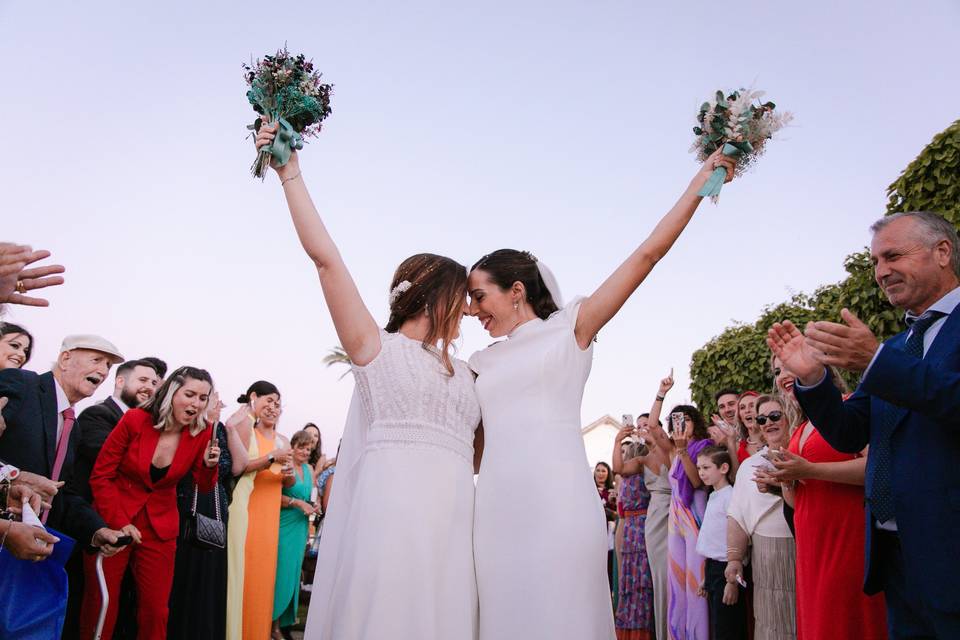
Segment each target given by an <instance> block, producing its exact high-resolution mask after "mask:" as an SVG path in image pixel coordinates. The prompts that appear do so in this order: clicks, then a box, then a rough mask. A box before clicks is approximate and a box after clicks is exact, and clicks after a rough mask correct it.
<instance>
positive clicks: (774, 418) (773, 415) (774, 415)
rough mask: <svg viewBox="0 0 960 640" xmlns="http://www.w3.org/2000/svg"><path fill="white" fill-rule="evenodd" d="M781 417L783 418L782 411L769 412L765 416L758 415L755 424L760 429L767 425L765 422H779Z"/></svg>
mask: <svg viewBox="0 0 960 640" xmlns="http://www.w3.org/2000/svg"><path fill="white" fill-rule="evenodd" d="M782 417H783V411H771V412H770V413H768V414H767V415H763V414H762V413H758V414H757V424H758V425H760V426H761V427H762V426H763V425H765V424H767V420H769V421H770V422H780V418H782Z"/></svg>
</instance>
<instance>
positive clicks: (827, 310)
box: [690, 120, 960, 412]
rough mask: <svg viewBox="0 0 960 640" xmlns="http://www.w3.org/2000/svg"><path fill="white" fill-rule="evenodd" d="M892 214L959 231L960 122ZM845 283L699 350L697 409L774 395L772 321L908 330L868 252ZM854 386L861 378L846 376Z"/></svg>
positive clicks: (693, 373) (905, 177)
mask: <svg viewBox="0 0 960 640" xmlns="http://www.w3.org/2000/svg"><path fill="white" fill-rule="evenodd" d="M887 194H888V195H889V196H890V201H889V203H888V205H887V215H890V214H893V213H898V212H900V211H935V212H937V213H940V214H942V215H944V217H946V218H947V219H948V220H950V221H951V222H952V223H953V224H954V225H957V226H958V227H960V120H957V121H956V122H954V123H953V124H952V125H950V126H949V127H948V128H947V129H946V130H945V131H943V132H942V133H939V134H937V135H936V136H935V137H934V139H933V141H932V142H931V143H930V144H929V145H927V147H926V148H924V149H923V151H922V152H921V153H920V155H919V156H917V158H916V159H915V160H914V161H913V162H911V163H910V164H909V165H908V166H907V168H906V169H904V171H903V173H902V174H901V175H900V177H899V178H898V179H897V181H896V182H894V183H893V184H891V185H890V187H889V188H888V189H887ZM844 268H845V269H846V271H847V277H846V278H845V279H844V280H843V281H841V282H838V283H836V284H830V285H825V286H822V287H820V288H819V289H817V290H816V291H814V292H813V294H812V295H804V294H798V295H794V296H793V297H792V298H791V299H790V300H789V301H788V302H783V303H781V304H778V305H775V306H769V307H766V308H765V309H764V311H763V313H762V314H761V316H760V318H759V319H758V320H757V321H756V322H755V323H753V324H736V325H734V326H732V327H729V328H727V329H726V330H724V332H723V333H721V334H720V335H719V336H717V337H715V338H713V339H712V340H710V341H709V342H708V343H707V344H705V345H704V346H703V347H702V348H700V349H699V350H697V351H696V352H694V354H693V358H692V360H691V363H690V378H691V383H690V392H691V395H692V397H693V401H694V402H695V403H696V404H697V406H699V407H702V408H704V409H705V410H706V412H710V411H713V410H714V400H713V394H714V393H715V392H716V391H717V390H719V389H722V388H724V387H732V388H735V389H740V390H747V389H753V390H756V391H769V390H771V389H772V388H773V380H772V377H771V374H770V367H769V359H770V351H769V349H768V348H767V345H766V342H765V337H766V334H767V329H768V328H769V327H770V325H772V324H773V323H774V322H780V321H783V320H791V321H792V322H793V323H794V324H796V325H797V326H798V327H803V326H804V325H805V324H806V323H807V322H808V321H810V320H832V321H834V322H838V321H840V310H841V309H844V308H846V309H849V310H850V311H851V312H853V313H854V315H856V316H857V317H858V318H860V319H861V320H863V321H864V322H865V323H866V324H867V326H869V327H870V329H871V330H872V331H873V332H874V333H875V334H876V335H877V338H879V339H880V340H885V339H887V338H889V337H890V336H892V335H894V334H896V333H898V332H899V331H901V330H902V314H901V313H900V312H899V311H897V310H896V309H895V308H893V306H891V305H890V303H889V302H887V298H886V296H884V294H883V292H882V291H881V290H880V287H879V286H878V285H877V283H876V281H875V280H874V277H873V264H872V263H871V262H870V252H869V250H867V249H863V250H862V251H859V252H857V253H854V254H851V255H849V256H847V257H846V259H845V260H844ZM842 374H843V376H844V377H845V378H846V380H847V383H848V384H849V385H850V387H851V388H853V387H854V386H856V384H857V381H858V379H859V374H857V373H850V372H842Z"/></svg>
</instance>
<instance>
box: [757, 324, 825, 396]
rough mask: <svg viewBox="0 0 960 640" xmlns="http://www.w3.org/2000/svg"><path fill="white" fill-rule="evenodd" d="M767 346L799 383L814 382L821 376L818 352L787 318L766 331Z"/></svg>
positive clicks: (807, 384) (810, 383)
mask: <svg viewBox="0 0 960 640" xmlns="http://www.w3.org/2000/svg"><path fill="white" fill-rule="evenodd" d="M767 346H768V347H770V351H772V352H773V355H775V356H777V357H778V358H780V362H782V363H783V366H784V367H786V368H787V369H789V370H790V371H792V372H793V373H794V374H795V375H796V376H797V379H798V380H799V381H800V383H801V384H803V385H805V386H810V385H813V384H816V383H817V382H818V381H819V380H820V378H821V377H822V376H823V371H824V370H823V366H824V365H823V363H822V362H821V361H820V360H819V358H818V354H817V353H816V351H815V350H814V348H813V347H812V346H810V344H809V343H808V342H807V340H806V339H805V338H804V336H803V334H802V333H800V330H799V329H797V327H796V326H795V325H794V324H793V323H792V322H790V321H789V320H785V321H784V322H783V323H779V322H777V323H774V325H773V326H772V327H770V329H769V330H768V331H767ZM821 355H822V354H821Z"/></svg>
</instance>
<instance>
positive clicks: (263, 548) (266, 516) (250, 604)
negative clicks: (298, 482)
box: [227, 429, 283, 640]
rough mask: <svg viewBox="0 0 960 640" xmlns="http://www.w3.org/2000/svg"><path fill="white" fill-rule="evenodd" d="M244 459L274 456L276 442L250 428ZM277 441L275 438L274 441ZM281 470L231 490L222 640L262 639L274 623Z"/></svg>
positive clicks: (256, 475) (251, 477) (249, 477)
mask: <svg viewBox="0 0 960 640" xmlns="http://www.w3.org/2000/svg"><path fill="white" fill-rule="evenodd" d="M253 435H254V436H255V437H253V438H250V447H249V448H248V450H247V454H248V455H249V456H250V459H251V460H252V459H253V458H259V457H262V456H265V455H267V454H268V453H270V452H271V451H273V450H274V449H275V448H276V446H275V440H270V439H268V438H265V437H264V436H262V435H260V432H259V431H257V430H256V429H254V431H253ZM275 437H276V436H275ZM282 488H283V478H282V476H281V475H280V465H279V464H274V465H272V466H270V467H269V468H267V469H263V470H261V471H251V472H250V473H246V474H244V475H243V476H242V477H241V478H240V479H239V480H238V481H237V486H236V488H235V489H234V491H233V502H231V503H230V519H229V522H230V526H229V527H228V528H227V537H228V540H227V563H228V567H227V640H263V639H264V638H269V637H270V628H271V623H272V622H273V587H274V583H275V581H276V576H277V544H278V540H279V536H280V492H281V490H282Z"/></svg>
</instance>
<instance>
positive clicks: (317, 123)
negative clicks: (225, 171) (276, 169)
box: [243, 46, 333, 178]
mask: <svg viewBox="0 0 960 640" xmlns="http://www.w3.org/2000/svg"><path fill="white" fill-rule="evenodd" d="M243 69H244V73H243V77H244V79H245V80H246V81H247V85H249V87H250V89H249V90H248V91H247V100H249V101H250V104H251V105H253V110H254V111H256V112H257V113H258V114H260V116H259V117H258V118H257V119H256V120H255V121H254V123H253V124H252V125H249V126H248V127H247V128H248V129H251V130H252V131H254V132H257V131H259V130H260V127H261V126H262V125H263V124H264V123H266V124H270V123H273V122H276V123H278V124H279V125H280V126H279V128H278V129H277V136H276V138H274V140H273V142H272V143H271V144H270V145H268V146H266V147H263V148H262V149H261V150H260V151H259V153H258V154H257V159H256V161H255V162H254V163H253V166H252V167H251V171H252V172H253V175H254V176H256V177H257V178H263V176H264V175H265V173H266V170H267V166H268V165H269V164H270V158H271V157H272V158H274V159H275V160H276V162H277V164H278V165H280V166H283V165H285V164H286V163H287V162H288V161H289V160H290V154H291V153H292V152H293V150H294V149H302V148H303V138H304V136H315V135H317V134H318V133H320V127H321V125H322V123H323V120H324V119H325V118H326V117H327V116H329V115H330V113H331V109H330V94H331V92H332V90H333V85H330V84H325V83H323V82H321V74H320V72H318V71H316V70H315V69H314V67H313V62H311V61H309V60H307V59H306V58H305V57H304V55H303V54H302V53H301V54H300V55H297V56H293V55H291V54H290V52H289V51H287V48H286V46H284V48H283V49H280V50H279V51H277V53H276V54H275V55H272V56H264V57H263V60H257V61H256V62H251V63H250V64H245V65H243Z"/></svg>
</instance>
